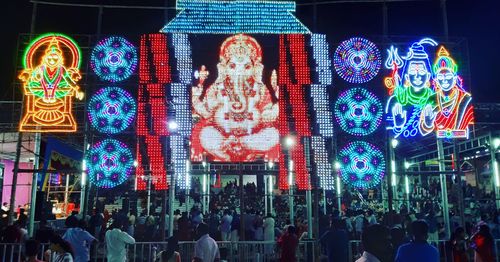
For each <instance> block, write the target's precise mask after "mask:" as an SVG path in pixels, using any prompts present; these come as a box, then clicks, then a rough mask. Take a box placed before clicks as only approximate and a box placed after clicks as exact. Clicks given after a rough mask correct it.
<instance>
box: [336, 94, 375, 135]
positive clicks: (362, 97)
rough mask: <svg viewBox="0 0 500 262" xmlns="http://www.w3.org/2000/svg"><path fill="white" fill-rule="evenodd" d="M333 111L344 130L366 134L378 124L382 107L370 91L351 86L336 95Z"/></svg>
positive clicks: (372, 130)
mask: <svg viewBox="0 0 500 262" xmlns="http://www.w3.org/2000/svg"><path fill="white" fill-rule="evenodd" d="M334 112H335V118H336V119H337V122H338V123H339V125H340V127H341V128H342V130H344V132H347V133H349V134H351V135H354V136H366V135H369V134H371V133H373V132H374V131H375V130H376V129H377V128H378V127H379V126H380V122H381V121H382V113H383V107H382V103H380V100H379V99H378V97H377V96H376V95H375V94H373V93H372V92H370V91H368V90H366V89H364V88H351V89H348V90H347V91H344V92H342V93H341V94H340V95H339V96H338V98H337V101H336V102H335V111H334Z"/></svg>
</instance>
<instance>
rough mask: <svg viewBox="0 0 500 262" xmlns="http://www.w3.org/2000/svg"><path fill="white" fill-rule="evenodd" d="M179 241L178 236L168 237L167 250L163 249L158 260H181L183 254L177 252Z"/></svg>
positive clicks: (174, 261)
mask: <svg viewBox="0 0 500 262" xmlns="http://www.w3.org/2000/svg"><path fill="white" fill-rule="evenodd" d="M178 245H179V242H178V241H177V237H175V236H174V237H170V238H169V239H167V250H163V251H161V252H160V253H158V255H157V259H156V261H159V262H180V261H181V255H180V254H179V252H177V249H178Z"/></svg>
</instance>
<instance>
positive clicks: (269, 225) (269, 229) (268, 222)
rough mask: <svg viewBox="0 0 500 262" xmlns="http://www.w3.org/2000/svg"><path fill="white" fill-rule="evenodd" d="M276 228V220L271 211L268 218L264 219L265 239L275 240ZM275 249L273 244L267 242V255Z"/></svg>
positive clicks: (265, 251)
mask: <svg viewBox="0 0 500 262" xmlns="http://www.w3.org/2000/svg"><path fill="white" fill-rule="evenodd" d="M274 230H275V221H274V218H273V215H272V214H271V213H267V216H266V218H265V219H264V241H268V242H269V241H271V242H274V241H275V240H276V234H275V232H274ZM273 249H274V243H273V244H266V245H265V248H264V253H265V254H266V255H269V254H272V253H273V251H274V250H273Z"/></svg>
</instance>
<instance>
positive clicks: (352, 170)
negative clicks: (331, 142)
mask: <svg viewBox="0 0 500 262" xmlns="http://www.w3.org/2000/svg"><path fill="white" fill-rule="evenodd" d="M338 159H339V161H340V165H341V166H340V171H339V172H340V176H341V177H342V181H343V182H344V183H345V184H347V185H351V186H352V187H355V188H362V189H365V188H374V187H376V186H378V185H379V184H380V182H381V181H382V179H383V178H384V175H385V158H384V154H383V153H382V152H381V151H380V149H379V148H377V147H376V146H374V145H372V144H370V143H367V142H364V141H355V142H351V143H349V144H347V145H346V146H345V147H344V148H342V150H340V152H339V154H338Z"/></svg>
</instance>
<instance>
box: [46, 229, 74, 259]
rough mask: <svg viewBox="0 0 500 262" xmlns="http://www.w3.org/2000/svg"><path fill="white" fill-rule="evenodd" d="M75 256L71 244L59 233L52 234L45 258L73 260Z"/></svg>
mask: <svg viewBox="0 0 500 262" xmlns="http://www.w3.org/2000/svg"><path fill="white" fill-rule="evenodd" d="M73 257H74V253H73V248H72V247H71V244H70V243H69V242H68V241H66V240H64V239H62V237H61V236H59V235H57V234H54V235H52V237H51V238H50V245H49V249H48V250H47V251H45V260H46V261H49V262H73Z"/></svg>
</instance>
